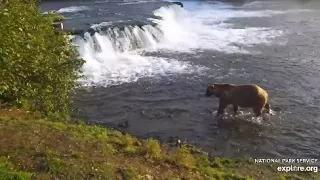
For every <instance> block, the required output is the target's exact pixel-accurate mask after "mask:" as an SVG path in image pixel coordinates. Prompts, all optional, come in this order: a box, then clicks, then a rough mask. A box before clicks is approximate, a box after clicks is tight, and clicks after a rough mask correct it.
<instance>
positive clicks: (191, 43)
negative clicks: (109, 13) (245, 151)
mask: <svg viewBox="0 0 320 180" xmlns="http://www.w3.org/2000/svg"><path fill="white" fill-rule="evenodd" d="M281 13H285V12H279V11H268V10H265V11H241V10H233V9H230V7H229V6H226V5H217V4H215V5H212V6H209V5H206V6H202V5H199V4H192V3H191V2H190V3H189V4H188V3H186V4H185V7H184V9H183V8H181V7H180V6H178V5H171V6H167V7H161V8H160V9H158V10H156V11H155V12H154V15H156V16H160V17H161V18H162V19H161V20H160V19H152V20H153V21H154V22H156V23H157V26H156V27H153V26H151V25H145V26H143V27H142V28H139V27H138V26H135V27H130V26H128V27H125V28H124V30H120V29H118V28H113V29H108V30H106V31H104V32H101V33H95V34H94V35H93V36H90V35H89V33H86V34H85V36H84V39H83V38H80V37H77V38H76V41H75V43H76V45H77V46H78V47H79V49H78V50H79V53H80V56H81V57H82V58H83V59H85V60H86V63H85V65H84V66H83V72H84V75H85V76H86V77H87V78H86V80H81V81H82V82H83V83H84V84H88V83H95V84H99V85H103V86H110V85H117V84H121V83H125V82H135V81H137V80H138V79H139V78H141V77H152V76H166V75H172V74H186V73H201V72H202V71H203V70H204V69H206V68H204V67H201V66H195V65H192V64H191V63H190V62H184V61H180V60H175V59H165V58H161V57H149V56H142V55H141V53H139V51H141V50H144V51H156V50H159V49H165V50H167V51H180V52H186V53H190V52H195V51H196V50H198V49H209V50H215V51H222V52H225V53H252V52H249V51H248V50H244V49H241V48H239V47H238V46H236V45H234V44H235V43H237V44H240V45H242V46H252V45H255V44H269V43H272V42H273V43H280V42H281V41H278V42H276V41H275V39H276V38H277V37H279V36H281V35H283V34H284V31H282V30H275V29H271V28H266V27H247V28H243V29H237V28H233V27H232V24H226V23H224V22H223V21H225V20H227V19H229V18H233V17H254V16H256V17H264V16H272V15H277V14H281ZM291 13H292V12H291ZM104 23H105V22H104ZM104 23H101V24H104ZM94 27H96V28H98V27H99V25H94Z"/></svg>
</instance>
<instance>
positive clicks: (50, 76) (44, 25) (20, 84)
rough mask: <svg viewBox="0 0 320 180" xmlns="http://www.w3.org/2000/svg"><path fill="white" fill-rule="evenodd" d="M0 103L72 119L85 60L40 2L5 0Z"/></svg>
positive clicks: (0, 12) (1, 0) (0, 19)
mask: <svg viewBox="0 0 320 180" xmlns="http://www.w3.org/2000/svg"><path fill="white" fill-rule="evenodd" d="M0 4H1V5H0V22H1V26H0V37H1V43H0V67H1V71H0V79H1V82H0V108H23V109H24V110H28V111H31V112H33V113H36V114H38V115H40V116H41V117H50V118H51V119H66V116H68V114H69V112H70V105H71V103H72V101H71V99H72V95H73V93H74V89H75V87H76V85H77V84H76V80H77V79H78V78H79V77H80V68H81V66H82V64H83V62H84V61H83V60H81V59H78V58H77V53H76V51H75V48H74V46H72V44H71V42H70V41H69V40H68V38H67V37H66V35H67V34H65V33H64V32H55V30H54V29H53V27H52V26H51V23H52V22H53V21H54V20H56V19H57V18H58V19H59V17H58V16H54V15H53V14H50V15H49V16H43V15H42V14H41V13H40V11H38V9H37V7H36V5H35V1H34V0H29V1H24V0H0Z"/></svg>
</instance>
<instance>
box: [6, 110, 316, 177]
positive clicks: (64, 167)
mask: <svg viewBox="0 0 320 180" xmlns="http://www.w3.org/2000/svg"><path fill="white" fill-rule="evenodd" d="M2 114H5V113H2ZM3 117H4V116H1V115H0V137H1V138H0V179H1V180H2V179H9V180H10V179H18V180H20V179H21V180H22V179H23V180H24V179H130V180H131V179H150V178H151V179H152V178H153V179H191V180H197V179H208V180H249V179H258V180H264V179H266V180H269V179H275V180H277V179H280V180H288V179H305V180H309V179H310V180H312V179H320V176H319V173H294V172H290V173H280V172H277V171H276V166H272V167H271V166H269V165H265V164H254V163H252V161H251V160H248V159H236V158H232V159H231V158H219V157H215V158H213V159H209V157H208V154H207V153H206V152H203V151H201V150H200V149H198V148H196V147H194V146H190V145H181V146H180V147H177V148H170V147H169V146H166V145H165V144H160V143H159V142H158V141H157V140H155V139H147V140H138V139H136V138H135V137H133V136H130V135H128V134H122V133H120V132H118V131H115V130H110V129H106V128H102V127H99V126H90V125H86V124H84V123H82V122H77V123H68V122H53V121H48V120H33V119H30V118H29V119H22V118H14V117H13V116H6V117H5V118H3Z"/></svg>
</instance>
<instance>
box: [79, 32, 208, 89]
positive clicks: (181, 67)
mask: <svg viewBox="0 0 320 180" xmlns="http://www.w3.org/2000/svg"><path fill="white" fill-rule="evenodd" d="M85 37H86V41H84V39H81V38H77V39H76V44H78V47H79V49H78V50H79V52H80V56H81V57H82V58H83V59H85V60H86V63H85V64H84V66H83V72H84V75H85V76H86V79H81V80H80V82H82V83H83V84H84V85H91V84H92V83H93V84H96V85H102V86H111V85H118V84H122V83H129V82H136V81H137V80H138V79H140V78H142V77H155V76H157V77H159V76H169V75H173V74H192V73H200V72H202V71H203V70H205V69H206V68H205V67H201V66H193V65H191V64H190V63H188V62H181V61H177V60H173V59H166V58H159V57H150V56H149V57H148V56H141V55H139V54H138V53H136V52H134V51H124V52H119V51H117V50H116V49H114V46H113V44H112V40H111V39H109V38H108V37H107V36H102V35H100V34H98V33H96V34H95V35H94V36H93V37H91V36H90V35H89V34H85ZM97 44H99V46H100V48H99V50H98V51H97V50H95V49H96V47H95V46H96V45H97Z"/></svg>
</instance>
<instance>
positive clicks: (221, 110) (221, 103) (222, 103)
mask: <svg viewBox="0 0 320 180" xmlns="http://www.w3.org/2000/svg"><path fill="white" fill-rule="evenodd" d="M227 105H228V104H227V103H225V101H224V100H222V99H220V101H219V108H218V112H217V116H220V115H222V114H223V113H224V110H225V109H226V107H227Z"/></svg>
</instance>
